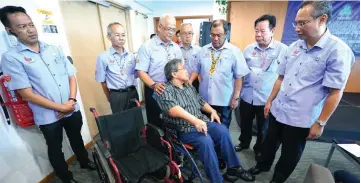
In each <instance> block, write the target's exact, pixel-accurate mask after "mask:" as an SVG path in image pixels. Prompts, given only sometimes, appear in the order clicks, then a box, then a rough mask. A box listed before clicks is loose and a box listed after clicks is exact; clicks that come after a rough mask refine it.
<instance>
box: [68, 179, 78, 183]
mask: <svg viewBox="0 0 361 183" xmlns="http://www.w3.org/2000/svg"><path fill="white" fill-rule="evenodd" d="M69 183H79V182H78V181H76V180H74V179H73V180H70V182H69Z"/></svg>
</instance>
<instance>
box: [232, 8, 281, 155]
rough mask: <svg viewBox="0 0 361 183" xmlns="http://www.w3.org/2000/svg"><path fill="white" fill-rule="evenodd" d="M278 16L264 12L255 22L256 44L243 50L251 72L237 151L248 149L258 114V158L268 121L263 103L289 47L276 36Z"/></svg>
mask: <svg viewBox="0 0 361 183" xmlns="http://www.w3.org/2000/svg"><path fill="white" fill-rule="evenodd" d="M275 27H276V17H275V16H273V15H262V16H261V17H259V18H258V19H257V20H256V21H255V22H254V28H255V40H256V42H255V43H252V44H250V45H248V46H247V47H246V48H245V50H244V57H245V58H246V62H247V65H248V67H249V68H250V70H251V72H250V74H248V75H247V76H245V78H244V83H243V90H242V94H241V102H240V106H239V109H240V110H239V112H240V117H241V118H240V119H241V121H240V128H241V134H240V136H239V138H238V139H239V141H240V144H239V145H237V146H236V147H235V149H236V151H237V152H239V151H242V150H243V149H248V148H249V145H250V143H251V140H252V124H253V119H254V118H255V117H256V121H257V141H256V144H255V145H254V146H253V150H254V154H255V156H256V158H257V157H258V156H260V151H261V144H262V142H263V139H264V136H265V134H266V132H267V127H268V124H267V120H266V119H265V117H264V106H265V104H266V101H267V98H268V97H269V95H270V94H271V91H272V88H273V84H274V83H275V81H276V79H277V77H278V73H277V68H278V65H279V64H280V60H281V58H283V55H284V52H285V51H286V49H287V46H286V45H285V44H283V43H281V42H279V41H277V40H275V39H274V38H273V34H274V31H275Z"/></svg>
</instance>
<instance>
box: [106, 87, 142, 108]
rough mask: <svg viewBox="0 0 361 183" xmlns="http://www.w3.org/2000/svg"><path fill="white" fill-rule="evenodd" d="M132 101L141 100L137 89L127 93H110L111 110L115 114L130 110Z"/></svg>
mask: <svg viewBox="0 0 361 183" xmlns="http://www.w3.org/2000/svg"><path fill="white" fill-rule="evenodd" d="M131 99H137V100H139V96H138V92H137V90H136V89H135V88H134V89H131V90H130V91H127V92H118V91H112V90H111V91H110V92H109V100H110V101H109V102H110V108H111V109H112V112H113V113H117V112H121V111H124V110H126V109H128V108H129V107H130V106H131V105H132V104H131V102H130V100H131Z"/></svg>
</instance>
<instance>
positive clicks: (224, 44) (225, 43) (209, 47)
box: [208, 39, 230, 51]
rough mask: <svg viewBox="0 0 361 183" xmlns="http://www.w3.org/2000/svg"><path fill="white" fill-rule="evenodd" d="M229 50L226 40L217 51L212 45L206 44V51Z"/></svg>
mask: <svg viewBox="0 0 361 183" xmlns="http://www.w3.org/2000/svg"><path fill="white" fill-rule="evenodd" d="M229 48H230V44H229V42H228V40H227V39H226V40H224V43H223V45H222V47H221V48H219V49H216V48H214V47H213V44H212V43H210V44H208V49H213V50H216V51H218V50H223V49H229Z"/></svg>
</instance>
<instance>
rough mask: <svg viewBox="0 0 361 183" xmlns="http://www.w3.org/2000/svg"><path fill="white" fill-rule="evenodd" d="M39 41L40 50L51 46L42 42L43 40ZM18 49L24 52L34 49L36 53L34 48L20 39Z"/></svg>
mask: <svg viewBox="0 0 361 183" xmlns="http://www.w3.org/2000/svg"><path fill="white" fill-rule="evenodd" d="M38 42H39V47H40V52H43V51H44V49H46V48H47V47H49V45H48V44H46V43H44V42H42V41H38ZM16 49H17V51H18V52H22V51H24V50H29V51H32V52H34V53H36V52H35V51H34V50H32V49H30V48H29V47H28V46H26V45H24V44H23V43H22V42H20V41H18V44H17V45H16Z"/></svg>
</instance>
